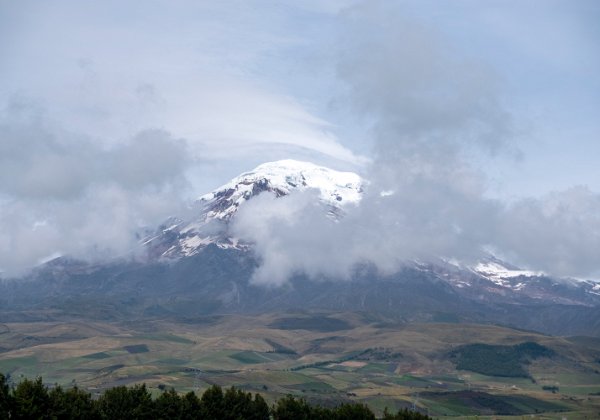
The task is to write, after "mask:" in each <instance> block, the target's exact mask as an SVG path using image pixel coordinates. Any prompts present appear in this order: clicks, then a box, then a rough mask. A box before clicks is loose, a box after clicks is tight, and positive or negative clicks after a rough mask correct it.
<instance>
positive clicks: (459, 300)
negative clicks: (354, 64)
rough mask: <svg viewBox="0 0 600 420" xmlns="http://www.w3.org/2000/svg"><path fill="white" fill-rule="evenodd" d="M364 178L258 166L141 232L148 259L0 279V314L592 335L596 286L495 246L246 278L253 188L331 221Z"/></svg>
mask: <svg viewBox="0 0 600 420" xmlns="http://www.w3.org/2000/svg"><path fill="white" fill-rule="evenodd" d="M365 185H367V181H365V180H362V179H361V178H360V177H359V176H358V175H356V174H354V173H350V172H338V171H334V170H331V169H328V168H324V167H320V166H317V165H313V164H311V163H304V162H297V161H291V160H285V161H278V162H272V163H267V164H264V165H260V166H259V167H257V168H256V169H254V170H253V171H250V172H246V173H244V174H241V175H240V176H239V177H236V178H234V179H233V180H232V181H230V182H229V183H227V184H225V185H223V186H222V187H220V188H217V189H216V190H214V191H213V192H211V193H209V194H206V195H203V196H202V197H200V198H198V199H197V200H196V201H195V203H194V204H193V206H192V207H191V209H190V215H191V216H189V217H173V218H171V219H169V220H168V221H166V222H165V223H164V224H163V225H162V226H161V227H159V228H158V229H157V230H156V231H154V232H153V233H152V234H151V235H148V236H147V237H146V238H144V240H143V241H142V242H143V244H144V246H145V247H146V249H147V250H148V258H147V259H146V260H139V259H138V260H133V259H132V260H125V259H123V260H114V261H109V262H104V263H96V264H89V263H84V262H78V261H72V260H69V259H67V258H61V259H59V260H55V261H52V262H50V263H47V264H45V265H44V266H42V267H39V268H38V269H37V270H35V271H34V272H33V273H32V274H31V275H30V276H29V277H28V278H26V279H22V280H21V281H15V282H4V283H3V284H0V315H1V316H2V319H4V320H6V321H7V322H8V321H9V320H11V319H23V317H24V316H27V317H30V318H31V319H32V320H36V319H37V320H39V319H42V320H44V319H48V318H61V319H62V318H64V317H73V316H78V317H90V318H94V319H97V318H101V319H140V318H143V319H146V318H156V317H159V318H160V317H176V318H181V317H183V318H185V319H196V318H197V317H205V316H207V315H213V314H221V313H260V312H269V311H287V310H292V309H295V310H298V309H299V310H315V311H363V312H367V313H374V314H381V315H383V316H385V317H389V318H394V319H398V320H404V321H412V320H417V321H445V322H471V323H493V324H502V325H509V326H516V327H519V328H526V329H532V330H536V331H541V332H544V333H550V334H561V335H564V334H567V335H574V334H579V335H597V336H600V284H598V283H595V282H592V281H577V280H573V279H561V278H555V277H552V276H549V275H547V274H544V273H541V272H533V271H527V270H523V269H520V268H519V267H516V266H514V265H511V264H509V263H507V262H504V261H501V260H499V259H497V258H495V257H493V256H491V255H482V256H481V259H480V261H479V263H477V264H474V265H473V264H471V265H469V264H464V263H461V262H460V261H453V260H445V259H443V258H440V259H438V260H436V261H430V262H426V263H424V262H406V264H405V265H404V267H403V268H402V269H400V270H399V271H398V272H396V273H393V274H389V275H383V274H381V273H379V272H378V271H377V270H376V269H375V268H374V267H372V266H370V265H369V264H363V265H360V266H357V267H356V271H355V273H354V276H353V277H352V278H351V279H350V280H345V281H344V280H339V279H334V278H320V279H312V278H308V277H306V276H304V275H302V274H298V275H296V276H295V277H293V278H292V279H291V280H290V282H289V283H288V284H287V285H285V286H283V287H275V288H264V287H260V286H256V285H254V284H252V282H251V276H252V273H253V271H254V270H255V268H256V267H257V265H258V263H259V262H258V260H257V258H256V257H255V255H254V253H253V248H252V244H250V243H243V242H242V241H240V240H239V238H235V237H233V236H232V235H231V234H230V233H229V231H228V226H229V224H230V223H231V221H232V220H234V218H235V215H236V212H237V211H238V209H240V208H241V207H242V206H244V203H245V202H247V201H248V200H252V199H253V198H254V197H256V196H257V195H258V194H261V193H265V194H273V195H274V196H276V197H281V196H284V195H287V194H290V193H292V192H293V191H297V190H306V189H310V188H313V189H315V190H316V191H318V194H317V196H318V199H319V200H320V201H321V203H322V204H323V207H324V211H326V212H328V214H329V216H330V217H332V218H341V217H344V212H345V211H346V209H347V206H351V205H355V204H357V203H359V201H360V200H361V195H362V191H363V188H364V186H365Z"/></svg>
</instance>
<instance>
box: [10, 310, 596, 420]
mask: <svg viewBox="0 0 600 420" xmlns="http://www.w3.org/2000/svg"><path fill="white" fill-rule="evenodd" d="M303 317H306V318H307V319H306V320H300V319H301V318H303ZM324 317H328V318H330V319H332V320H340V321H343V322H337V321H327V326H328V328H320V327H319V325H318V323H317V322H315V320H319V319H323V318H324ZM282 319H284V320H285V321H282ZM290 319H294V321H293V322H292V324H290V321H289V320H290ZM201 321H202V320H198V322H197V323H181V322H178V323H177V322H171V321H168V320H164V321H152V322H143V323H142V322H141V323H139V324H135V323H128V324H126V325H115V324H103V323H89V324H82V323H78V322H72V323H52V322H47V323H11V324H6V325H7V327H8V329H9V331H4V332H3V333H2V334H0V347H2V348H4V349H5V351H3V352H2V353H0V371H3V372H5V373H11V375H12V376H13V377H19V376H20V375H24V376H28V377H32V376H35V375H41V376H43V377H44V380H45V381H47V382H49V383H53V382H57V383H61V384H65V385H68V384H71V383H73V382H75V383H77V384H78V385H80V386H83V387H86V388H89V389H102V388H106V387H110V386H115V385H122V384H131V383H135V382H146V384H148V385H149V386H150V387H151V388H153V389H156V390H157V387H158V385H159V384H165V385H167V386H173V387H175V388H176V389H179V390H181V391H187V390H191V389H198V388H204V387H206V386H208V385H209V384H213V383H217V384H220V385H224V386H229V385H237V386H241V387H243V388H245V389H247V390H251V391H255V392H261V393H263V394H265V395H266V396H267V397H269V396H271V397H274V396H280V395H282V394H287V393H291V394H294V395H302V396H306V397H307V398H309V399H313V400H315V401H320V402H322V403H324V404H334V403H336V402H339V401H343V400H347V399H352V400H361V401H364V402H367V403H369V404H370V405H371V406H372V407H373V408H374V409H375V410H377V411H380V410H383V408H384V407H385V406H388V407H390V408H394V409H397V408H401V407H406V406H411V405H412V404H413V403H414V404H416V405H417V406H419V407H421V408H423V409H428V410H429V412H430V413H431V414H434V415H473V414H478V413H480V414H486V412H487V411H486V410H488V411H489V409H490V408H489V407H488V406H486V404H488V405H491V406H492V407H494V406H495V405H494V404H496V405H498V406H499V404H500V403H497V401H496V400H494V399H493V398H491V397H490V398H491V399H490V398H488V397H485V394H490V395H492V396H493V395H500V396H505V397H504V400H506V401H512V406H513V407H517V408H518V409H520V410H521V412H522V413H529V412H531V413H534V412H535V411H536V410H537V411H538V412H543V411H545V410H548V409H551V410H556V409H557V407H560V409H562V410H568V411H575V412H577V413H579V414H580V415H581V416H583V415H586V414H587V415H589V416H591V417H594V416H600V414H599V413H600V395H597V396H596V395H590V394H593V393H597V392H598V393H600V373H598V371H600V340H596V339H589V338H573V339H567V338H561V337H549V336H544V335H541V334H536V333H531V332H524V331H517V330H512V329H508V328H502V327H497V326H490V325H465V324H441V323H440V324H408V325H403V324H397V323H396V324H388V323H385V322H382V321H381V320H373V319H369V318H366V317H365V316H364V315H362V314H356V313H349V314H334V315H329V316H327V315H323V314H319V315H307V314H293V315H290V314H285V315H278V314H264V315H260V316H255V317H249V316H225V317H222V318H219V319H216V320H214V319H213V320H211V322H201ZM290 327H303V328H309V329H290ZM523 342H535V343H539V344H541V345H543V346H546V347H548V348H550V349H552V350H553V351H554V352H555V353H556V355H555V356H553V357H552V358H551V359H548V358H541V359H535V360H533V361H531V363H530V364H528V365H526V369H527V370H528V373H529V374H530V375H531V377H532V378H533V380H532V379H529V378H506V377H497V376H493V377H492V376H485V375H482V374H478V373H475V372H469V371H459V370H457V369H456V367H455V365H454V364H453V363H452V361H451V359H450V358H449V356H448V355H449V353H451V352H452V351H453V350H454V349H457V348H459V347H460V346H461V345H464V344H472V343H486V344H491V345H516V344H519V343H523ZM291 369H295V370H291ZM544 385H546V386H558V388H559V392H558V393H552V392H548V391H544V390H543V389H542V387H543V386H544ZM464 391H472V392H480V393H483V394H474V395H475V396H477V398H479V399H477V398H475V397H473V396H472V395H471V396H470V397H469V395H470V394H467V395H465V394H460V392H464ZM156 392H158V391H156ZM517 397H519V398H521V397H523V398H525V397H526V398H525V399H524V400H518V398H517ZM515 398H516V399H515ZM501 399H502V397H501ZM490 401H491V402H490ZM494 401H496V402H494ZM482 407H483V408H482ZM594 413H596V414H594ZM569 418H573V414H572V413H570V414H569Z"/></svg>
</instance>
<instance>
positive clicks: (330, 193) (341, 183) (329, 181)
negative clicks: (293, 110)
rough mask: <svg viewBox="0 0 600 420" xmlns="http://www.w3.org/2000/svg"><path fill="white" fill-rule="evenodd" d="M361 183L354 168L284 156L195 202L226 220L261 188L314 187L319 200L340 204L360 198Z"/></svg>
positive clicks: (210, 215)
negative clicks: (346, 168)
mask: <svg viewBox="0 0 600 420" xmlns="http://www.w3.org/2000/svg"><path fill="white" fill-rule="evenodd" d="M362 184H363V180H362V179H361V177H360V176H359V175H357V174H355V173H353V172H340V171H336V170H333V169H329V168H325V167H323V166H318V165H315V164H313V163H309V162H301V161H297V160H291V159H286V160H279V161H276V162H268V163H263V164H262V165H259V166H257V167H256V168H255V169H254V170H252V171H249V172H245V173H243V174H241V175H240V176H238V177H236V178H234V179H232V180H231V181H230V182H228V183H227V184H225V185H223V186H221V187H219V188H217V189H216V190H214V191H213V192H211V193H208V194H205V195H203V196H202V197H200V198H199V199H198V202H199V203H200V204H204V205H207V206H208V207H211V208H212V210H210V211H209V213H208V214H207V217H208V218H210V219H215V218H216V219H221V220H227V219H229V218H230V217H231V216H232V215H233V214H234V213H235V212H236V211H237V209H238V207H239V206H240V205H241V204H242V203H243V202H244V201H247V200H248V199H250V198H251V197H253V196H255V195H257V194H259V193H261V192H263V191H270V192H271V193H273V194H275V195H276V196H278V197H279V196H282V195H287V194H290V193H291V192H292V191H294V190H298V191H302V190H306V189H309V188H314V189H317V190H319V192H320V197H321V200H323V201H324V202H325V203H327V204H329V205H331V206H334V207H341V206H344V205H346V204H348V203H357V202H358V201H360V199H361V192H362Z"/></svg>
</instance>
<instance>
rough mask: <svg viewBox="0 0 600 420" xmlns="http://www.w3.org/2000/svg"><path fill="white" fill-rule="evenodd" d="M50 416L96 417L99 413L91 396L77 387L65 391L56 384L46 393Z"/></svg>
mask: <svg viewBox="0 0 600 420" xmlns="http://www.w3.org/2000/svg"><path fill="white" fill-rule="evenodd" d="M48 396H49V397H50V407H51V412H52V418H53V419H56V420H68V419H90V420H94V419H98V418H99V414H98V412H97V411H96V406H95V404H94V401H93V400H92V396H91V395H90V394H89V393H88V392H85V391H82V390H81V389H79V388H77V387H73V388H69V389H67V390H66V391H65V390H63V389H62V387H61V386H59V385H57V386H56V387H55V388H54V389H52V390H50V392H49V393H48Z"/></svg>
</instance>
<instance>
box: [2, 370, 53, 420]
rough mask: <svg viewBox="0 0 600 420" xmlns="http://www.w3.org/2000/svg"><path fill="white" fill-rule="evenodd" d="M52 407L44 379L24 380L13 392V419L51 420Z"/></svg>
mask: <svg viewBox="0 0 600 420" xmlns="http://www.w3.org/2000/svg"><path fill="white" fill-rule="evenodd" d="M50 418H52V417H51V405H50V397H49V396H48V388H47V387H46V386H45V385H44V384H43V383H42V378H37V379H35V380H30V379H23V380H22V381H21V382H20V383H19V385H17V387H16V388H15V389H14V390H13V410H12V416H11V419H50Z"/></svg>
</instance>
